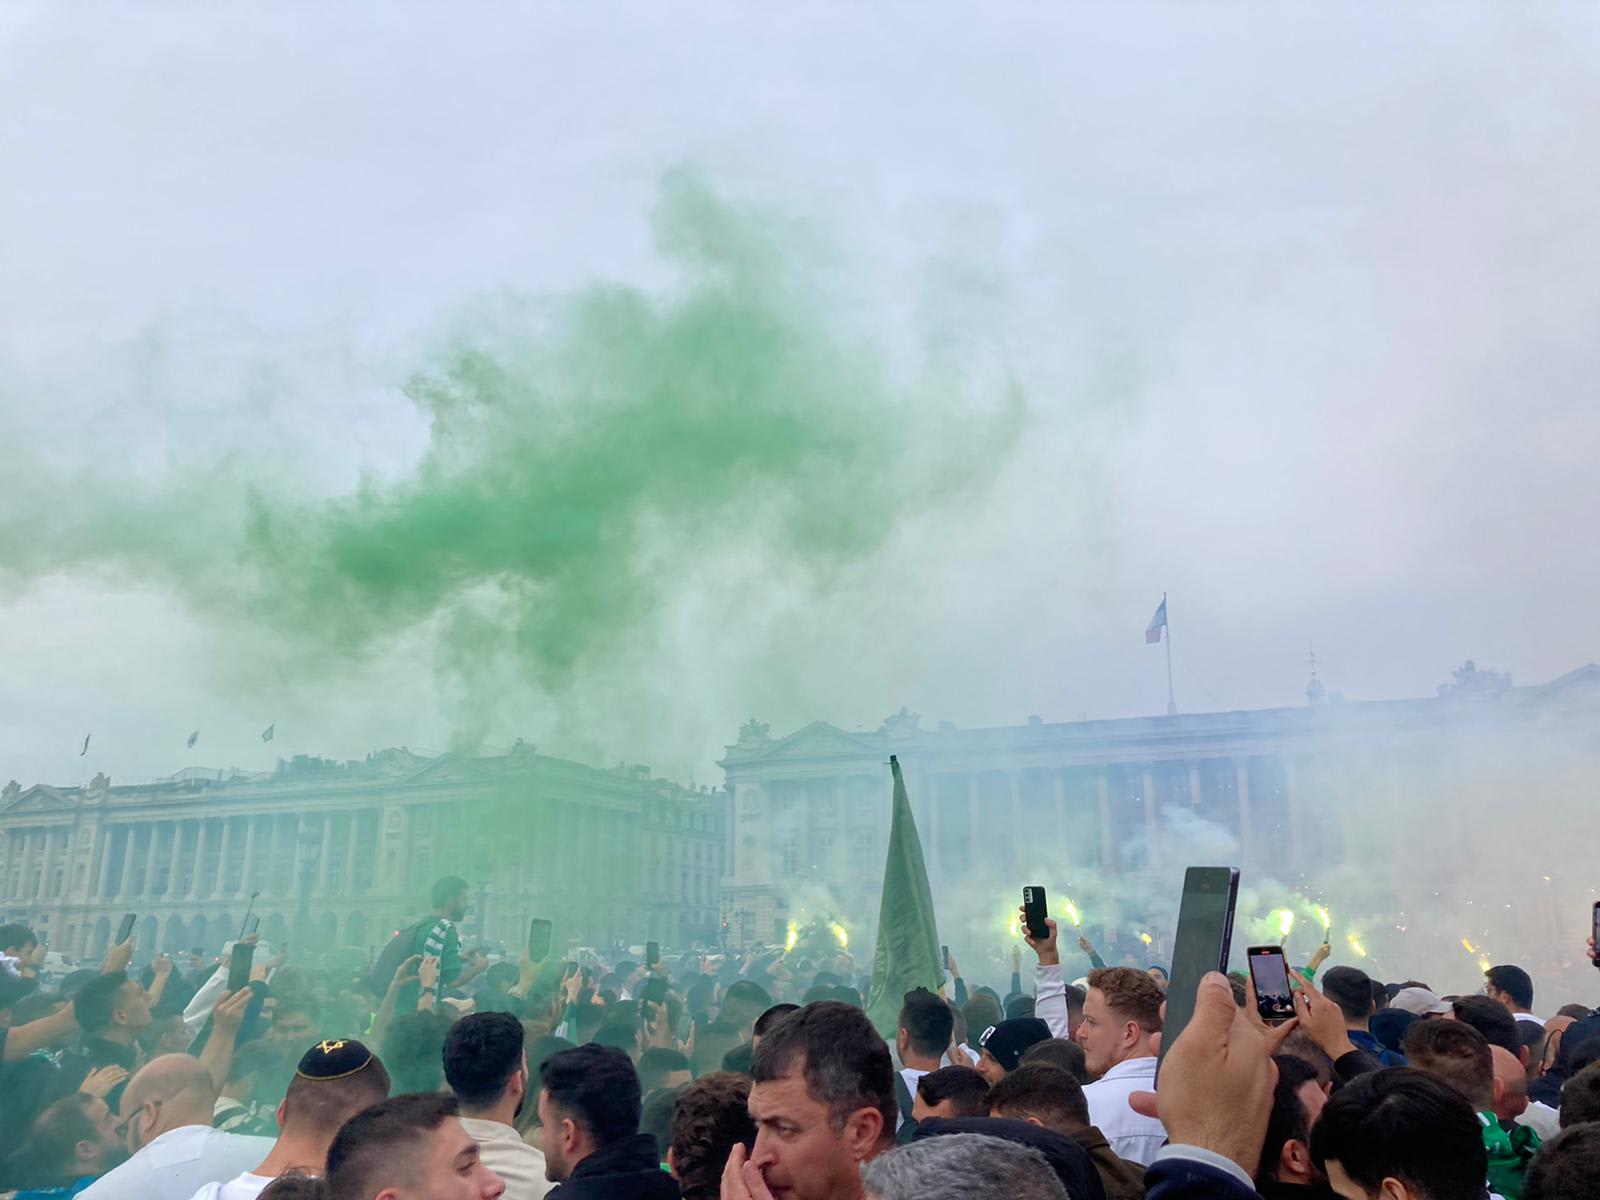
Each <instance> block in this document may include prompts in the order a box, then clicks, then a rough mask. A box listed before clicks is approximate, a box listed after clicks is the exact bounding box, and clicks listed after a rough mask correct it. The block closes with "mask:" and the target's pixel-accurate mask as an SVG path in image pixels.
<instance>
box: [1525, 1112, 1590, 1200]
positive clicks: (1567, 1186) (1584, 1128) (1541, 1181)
mask: <svg viewBox="0 0 1600 1200" xmlns="http://www.w3.org/2000/svg"><path fill="white" fill-rule="evenodd" d="M1562 1107H1563V1110H1564V1109H1565V1107H1566V1106H1565V1104H1563V1105H1562ZM1596 1179H1600V1124H1594V1123H1592V1122H1591V1123H1588V1124H1583V1125H1565V1126H1563V1127H1562V1130H1561V1132H1560V1133H1559V1134H1558V1135H1556V1136H1555V1137H1554V1138H1552V1139H1551V1140H1550V1141H1548V1142H1546V1143H1545V1144H1544V1145H1543V1146H1542V1147H1540V1149H1539V1153H1537V1154H1535V1155H1534V1156H1533V1161H1532V1162H1531V1163H1529V1164H1528V1170H1527V1174H1526V1175H1524V1176H1523V1180H1522V1200H1590V1198H1591V1197H1593V1196H1594V1181H1595V1180H1596Z"/></svg>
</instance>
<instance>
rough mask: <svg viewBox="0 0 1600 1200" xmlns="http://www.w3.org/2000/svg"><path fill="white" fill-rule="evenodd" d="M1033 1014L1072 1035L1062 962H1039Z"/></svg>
mask: <svg viewBox="0 0 1600 1200" xmlns="http://www.w3.org/2000/svg"><path fill="white" fill-rule="evenodd" d="M1033 1015H1034V1016H1036V1017H1038V1018H1039V1019H1040V1020H1041V1021H1043V1022H1044V1023H1045V1024H1046V1025H1048V1026H1050V1036H1051V1037H1053V1038H1070V1037H1071V1036H1072V1022H1071V1021H1070V1020H1069V1019H1068V1016H1067V985H1066V981H1065V980H1063V979H1062V978H1061V964H1060V963H1049V964H1046V963H1040V964H1039V968H1038V973H1037V974H1036V975H1035V976H1034V980H1033ZM1146 1165H1148V1164H1146Z"/></svg>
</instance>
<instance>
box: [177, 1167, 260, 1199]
mask: <svg viewBox="0 0 1600 1200" xmlns="http://www.w3.org/2000/svg"><path fill="white" fill-rule="evenodd" d="M271 1182H272V1176H270V1175H253V1174H251V1173H250V1172H249V1171H246V1172H245V1173H244V1174H243V1175H240V1176H239V1177H238V1178H237V1179H230V1180H228V1182H227V1183H208V1184H206V1185H205V1187H203V1188H201V1189H200V1190H199V1191H198V1192H196V1193H195V1194H194V1197H193V1200H256V1197H257V1196H259V1195H261V1192H262V1189H264V1188H265V1187H266V1186H267V1184H269V1183H271Z"/></svg>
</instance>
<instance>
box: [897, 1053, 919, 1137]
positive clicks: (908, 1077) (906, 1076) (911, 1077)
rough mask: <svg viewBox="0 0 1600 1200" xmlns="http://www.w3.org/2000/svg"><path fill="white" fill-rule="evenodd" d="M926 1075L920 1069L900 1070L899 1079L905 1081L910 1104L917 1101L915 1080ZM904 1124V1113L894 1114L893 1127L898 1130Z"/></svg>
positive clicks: (902, 1068) (904, 1068) (907, 1068)
mask: <svg viewBox="0 0 1600 1200" xmlns="http://www.w3.org/2000/svg"><path fill="white" fill-rule="evenodd" d="M926 1074H927V1072H926V1071H924V1070H922V1069H921V1068H920V1067H901V1068H900V1078H901V1079H903V1080H905V1081H906V1095H908V1096H910V1097H911V1100H912V1103H916V1099H917V1080H919V1079H921V1078H922V1077H923V1076H924V1075H926ZM905 1122H906V1115H905V1113H896V1114H895V1118H894V1127H895V1128H896V1129H899V1128H900V1126H902V1125H904V1124H905Z"/></svg>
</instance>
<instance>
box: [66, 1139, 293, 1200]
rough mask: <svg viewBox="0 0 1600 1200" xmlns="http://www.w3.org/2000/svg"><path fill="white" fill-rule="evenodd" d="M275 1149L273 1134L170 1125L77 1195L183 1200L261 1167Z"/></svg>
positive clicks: (91, 1198) (98, 1198)
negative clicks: (218, 1183) (208, 1187)
mask: <svg viewBox="0 0 1600 1200" xmlns="http://www.w3.org/2000/svg"><path fill="white" fill-rule="evenodd" d="M271 1149H272V1139H271V1138H263V1137H247V1136H245V1135H244V1134H240V1133H223V1132H222V1131H221V1130H219V1129H213V1128H211V1126H209V1125H183V1126H180V1127H179V1128H177V1129H169V1130H168V1131H167V1132H166V1133H163V1134H162V1135H161V1136H160V1137H158V1138H157V1139H156V1140H155V1141H153V1142H151V1143H150V1144H149V1145H148V1146H146V1147H145V1148H144V1149H143V1150H141V1151H139V1153H137V1154H135V1155H134V1156H133V1157H132V1158H130V1159H129V1160H128V1161H127V1162H125V1163H123V1164H122V1165H121V1166H120V1167H117V1168H116V1169H115V1170H112V1171H108V1172H107V1173H106V1174H104V1175H102V1176H100V1178H99V1179H96V1180H95V1181H94V1182H93V1183H91V1184H90V1185H89V1186H88V1187H87V1188H85V1189H84V1190H83V1191H81V1192H79V1193H78V1195H80V1196H87V1197H88V1198H89V1200H178V1197H181V1196H193V1195H194V1194H195V1192H197V1191H199V1190H200V1189H201V1188H203V1187H205V1186H206V1184H208V1183H215V1182H217V1181H218V1180H219V1179H232V1178H234V1177H235V1176H237V1175H240V1174H243V1173H244V1172H245V1171H248V1170H249V1169H250V1168H251V1167H254V1166H259V1165H260V1164H261V1161H262V1160H263V1159H265V1158H266V1157H267V1154H268V1152H269V1151H271ZM263 1186H265V1185H263Z"/></svg>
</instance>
